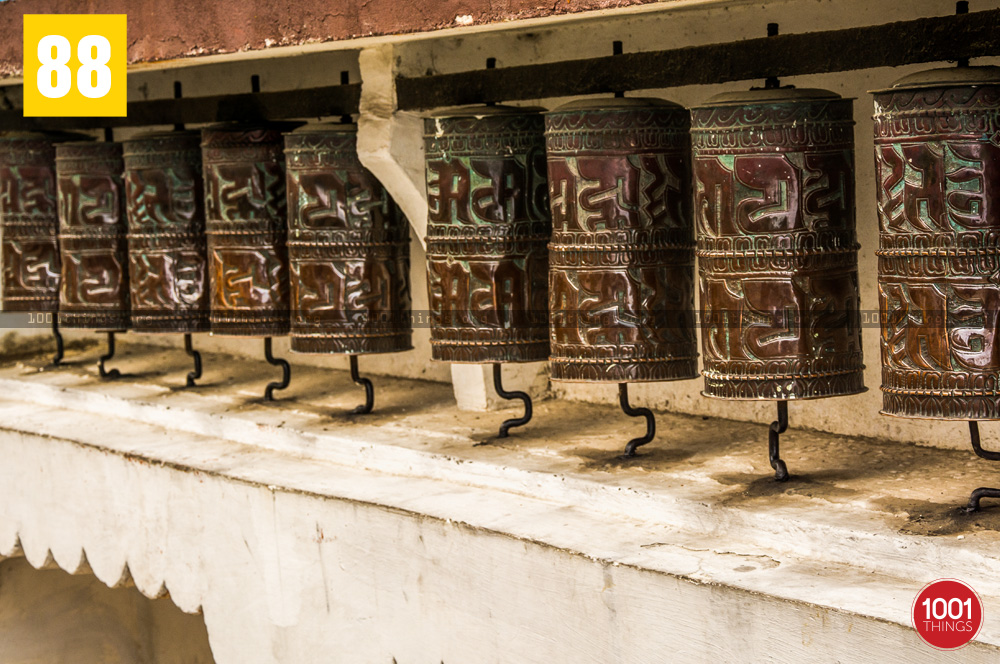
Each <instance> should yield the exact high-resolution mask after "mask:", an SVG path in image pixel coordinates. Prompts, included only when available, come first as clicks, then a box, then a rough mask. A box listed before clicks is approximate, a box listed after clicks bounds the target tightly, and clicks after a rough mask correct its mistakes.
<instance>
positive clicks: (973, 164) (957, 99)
mask: <svg viewBox="0 0 1000 664" xmlns="http://www.w3.org/2000/svg"><path fill="white" fill-rule="evenodd" d="M874 94H875V172H876V177H877V198H878V217H879V249H878V251H877V252H876V253H877V254H878V266H879V267H878V282H879V305H880V316H879V319H880V321H881V329H882V412H883V413H885V414H886V415H895V416H899V417H913V418H933V419H945V420H969V421H970V423H969V424H970V434H971V437H972V444H973V449H974V450H975V451H976V453H977V454H979V455H980V456H982V457H984V458H987V459H992V460H996V459H998V458H1000V457H998V456H997V455H996V454H995V453H990V452H986V451H985V450H983V449H982V447H981V446H980V445H979V429H978V424H977V423H976V420H997V419H1000V338H998V320H1000V319H998V316H1000V284H998V282H997V277H996V275H997V271H998V270H1000V147H998V145H1000V68H998V67H958V68H951V69H936V70H931V71H925V72H920V73H917V74H913V75H911V76H907V77H905V78H903V79H900V80H899V81H897V82H896V83H895V84H893V86H892V87H891V88H890V89H888V90H881V91H878V92H876V93H874ZM997 491H998V490H996V489H980V490H978V491H977V492H976V493H974V494H973V496H972V498H971V499H970V502H969V509H970V510H972V511H974V510H976V509H978V508H979V500H980V498H982V497H984V496H991V497H997V496H1000V493H994V492H997Z"/></svg>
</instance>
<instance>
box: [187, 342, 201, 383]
mask: <svg viewBox="0 0 1000 664" xmlns="http://www.w3.org/2000/svg"><path fill="white" fill-rule="evenodd" d="M184 352H185V353H187V354H188V355H189V356H190V357H191V358H192V359H194V371H190V372H188V375H187V386H188V387H197V386H198V385H197V383H195V381H196V380H198V379H199V378H201V353H199V352H198V351H196V350H195V349H194V344H193V343H192V342H191V334H190V333H188V334H185V335H184Z"/></svg>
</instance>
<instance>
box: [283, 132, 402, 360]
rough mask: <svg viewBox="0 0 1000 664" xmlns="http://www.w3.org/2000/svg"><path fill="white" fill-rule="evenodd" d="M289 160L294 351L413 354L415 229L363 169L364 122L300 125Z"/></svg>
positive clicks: (289, 142)
mask: <svg viewBox="0 0 1000 664" xmlns="http://www.w3.org/2000/svg"><path fill="white" fill-rule="evenodd" d="M285 160H286V165H287V170H288V261H289V268H290V272H291V300H292V319H291V348H292V350H293V351H297V352H300V353H346V354H351V355H356V354H357V355H360V354H366V353H393V352H398V351H405V350H410V349H411V348H412V347H413V346H412V344H411V342H410V336H411V332H412V330H411V321H410V280H409V264H410V235H409V225H408V223H407V221H406V218H405V217H404V216H403V214H402V213H401V212H400V210H399V208H398V207H397V206H396V203H395V202H394V201H393V200H392V198H391V197H390V196H389V194H388V192H387V191H386V190H385V188H384V187H382V185H381V183H379V181H378V180H377V179H376V178H375V176H374V175H372V173H371V172H370V171H368V169H366V168H365V167H364V166H362V165H361V161H360V160H359V159H358V153H357V128H356V127H355V126H354V125H349V124H328V125H317V126H306V127H302V128H300V129H297V130H296V131H294V132H292V133H291V134H288V135H287V136H285Z"/></svg>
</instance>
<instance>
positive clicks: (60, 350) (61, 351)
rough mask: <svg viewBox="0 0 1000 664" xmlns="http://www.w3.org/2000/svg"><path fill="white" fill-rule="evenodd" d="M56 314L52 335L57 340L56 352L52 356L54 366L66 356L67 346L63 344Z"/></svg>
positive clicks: (53, 318) (53, 319)
mask: <svg viewBox="0 0 1000 664" xmlns="http://www.w3.org/2000/svg"><path fill="white" fill-rule="evenodd" d="M56 316H57V314H52V336H53V337H55V340H56V354H55V355H53V356H52V366H54V367H58V366H59V365H60V364H62V361H63V358H64V357H65V356H66V355H65V351H66V346H65V345H64V344H63V337H62V334H61V333H60V332H59V319H58V318H57V317H56Z"/></svg>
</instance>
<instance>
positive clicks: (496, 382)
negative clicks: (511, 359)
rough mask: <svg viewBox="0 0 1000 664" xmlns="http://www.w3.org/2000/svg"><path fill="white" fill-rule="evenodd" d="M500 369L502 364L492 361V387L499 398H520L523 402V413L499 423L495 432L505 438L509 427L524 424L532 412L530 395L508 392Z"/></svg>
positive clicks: (529, 419)
mask: <svg viewBox="0 0 1000 664" xmlns="http://www.w3.org/2000/svg"><path fill="white" fill-rule="evenodd" d="M501 369H502V366H501V365H500V364H499V363H494V365H493V389H494V390H496V392H497V394H498V395H499V396H500V398H501V399H508V400H510V399H520V400H521V401H522V402H523V403H524V415H522V416H521V417H513V418H511V419H509V420H504V421H503V424H501V425H500V433H498V434H497V438H506V437H507V436H508V435H509V432H510V430H511V429H513V428H514V427H520V426H524V425H525V424H527V423H528V422H530V421H531V416H532V414H533V413H532V408H531V396H530V395H529V394H528V393H527V392H520V391H517V390H515V391H512V392H508V391H507V390H505V389H504V388H503V374H502V373H501Z"/></svg>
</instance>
